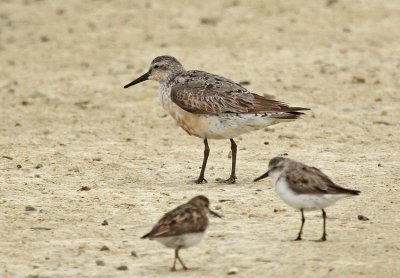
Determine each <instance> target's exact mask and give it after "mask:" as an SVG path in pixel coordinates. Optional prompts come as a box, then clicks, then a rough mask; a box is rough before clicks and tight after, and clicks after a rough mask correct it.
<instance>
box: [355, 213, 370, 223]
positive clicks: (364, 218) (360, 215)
mask: <svg viewBox="0 0 400 278" xmlns="http://www.w3.org/2000/svg"><path fill="white" fill-rule="evenodd" d="M357 218H358V220H360V221H368V220H369V218H368V217H366V216H364V215H362V214H359V215H358V217H357Z"/></svg>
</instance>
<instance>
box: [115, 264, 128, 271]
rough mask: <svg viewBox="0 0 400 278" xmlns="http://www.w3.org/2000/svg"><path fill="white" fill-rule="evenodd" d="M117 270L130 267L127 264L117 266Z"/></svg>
mask: <svg viewBox="0 0 400 278" xmlns="http://www.w3.org/2000/svg"><path fill="white" fill-rule="evenodd" d="M117 270H128V267H127V266H126V265H121V266H119V267H117Z"/></svg>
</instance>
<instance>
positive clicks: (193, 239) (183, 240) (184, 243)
mask: <svg viewBox="0 0 400 278" xmlns="http://www.w3.org/2000/svg"><path fill="white" fill-rule="evenodd" d="M205 234H206V231H205V232H201V233H190V234H183V235H178V236H168V237H157V238H155V240H157V241H158V242H160V243H161V244H163V245H164V246H166V247H168V248H173V249H175V248H177V247H182V248H189V247H191V246H193V245H196V244H198V243H199V242H200V241H201V240H202V239H203V238H204V236H205Z"/></svg>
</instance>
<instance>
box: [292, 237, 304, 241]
mask: <svg viewBox="0 0 400 278" xmlns="http://www.w3.org/2000/svg"><path fill="white" fill-rule="evenodd" d="M299 240H302V238H301V236H298V237H296V238H295V239H293V241H299Z"/></svg>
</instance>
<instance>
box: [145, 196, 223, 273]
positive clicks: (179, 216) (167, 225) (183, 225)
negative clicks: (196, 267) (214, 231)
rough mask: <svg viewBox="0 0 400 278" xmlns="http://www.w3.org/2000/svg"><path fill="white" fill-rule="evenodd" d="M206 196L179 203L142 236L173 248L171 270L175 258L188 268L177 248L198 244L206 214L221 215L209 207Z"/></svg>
mask: <svg viewBox="0 0 400 278" xmlns="http://www.w3.org/2000/svg"><path fill="white" fill-rule="evenodd" d="M209 206H210V202H209V200H208V198H207V197H205V196H202V195H199V196H196V197H194V198H193V199H191V200H190V201H189V202H187V203H186V204H183V205H180V206H179V207H177V208H175V209H174V210H172V211H170V212H168V213H166V214H165V215H164V216H163V217H162V218H161V219H160V220H159V221H158V222H157V224H156V225H155V226H154V227H153V229H152V230H151V231H150V232H149V233H147V234H145V235H144V236H142V238H148V239H155V240H157V241H158V242H160V243H162V244H163V245H165V246H166V247H168V248H172V249H175V258H174V264H173V265H172V268H171V271H175V270H176V268H175V265H176V260H178V261H179V262H180V264H181V265H182V267H183V269H184V270H187V269H188V268H187V267H186V265H185V264H184V263H183V261H182V259H181V258H180V257H179V250H180V249H182V248H189V247H191V246H193V245H196V244H198V243H199V242H200V241H201V240H202V239H203V237H204V235H205V234H206V231H207V228H208V217H207V214H208V213H210V214H211V215H214V216H217V217H222V216H221V215H220V214H218V213H216V212H214V211H212V210H211V209H210V207H209Z"/></svg>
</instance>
